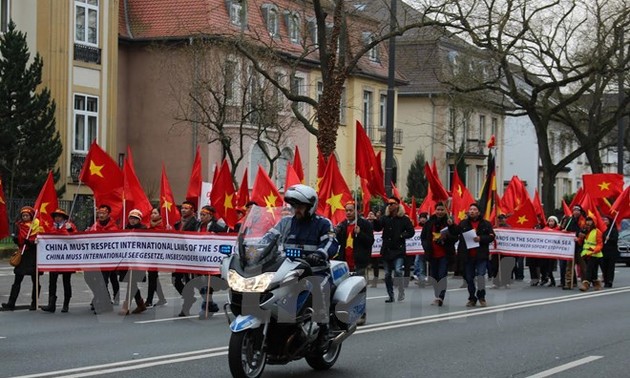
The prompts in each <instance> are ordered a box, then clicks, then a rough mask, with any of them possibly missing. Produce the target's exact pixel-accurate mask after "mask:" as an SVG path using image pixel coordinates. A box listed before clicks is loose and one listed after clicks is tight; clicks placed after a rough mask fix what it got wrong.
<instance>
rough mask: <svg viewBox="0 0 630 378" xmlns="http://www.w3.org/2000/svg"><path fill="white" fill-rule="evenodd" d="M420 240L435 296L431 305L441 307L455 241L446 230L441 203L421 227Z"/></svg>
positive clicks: (445, 220) (444, 214)
mask: <svg viewBox="0 0 630 378" xmlns="http://www.w3.org/2000/svg"><path fill="white" fill-rule="evenodd" d="M420 240H421V241H422V249H424V258H425V260H427V261H428V262H429V277H430V278H429V282H430V283H431V285H433V292H434V294H435V299H434V300H433V303H432V305H437V306H442V304H443V303H444V297H445V296H446V285H447V280H446V277H447V276H448V270H447V268H448V259H449V257H451V256H454V255H455V247H454V243H455V240H457V237H455V236H453V235H452V234H451V233H450V232H449V230H448V216H447V214H446V206H444V204H443V203H442V202H438V203H437V204H435V213H434V214H433V215H431V216H430V217H429V220H428V221H427V222H426V223H425V224H424V225H423V226H422V233H421V234H420Z"/></svg>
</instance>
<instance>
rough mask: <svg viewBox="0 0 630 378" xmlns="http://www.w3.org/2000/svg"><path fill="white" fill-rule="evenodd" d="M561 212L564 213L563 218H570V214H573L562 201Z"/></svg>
mask: <svg viewBox="0 0 630 378" xmlns="http://www.w3.org/2000/svg"><path fill="white" fill-rule="evenodd" d="M562 212H563V213H564V216H565V217H570V216H571V214H572V213H573V212H572V211H571V209H570V208H569V205H567V203H566V202H564V200H562Z"/></svg>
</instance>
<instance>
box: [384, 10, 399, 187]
mask: <svg viewBox="0 0 630 378" xmlns="http://www.w3.org/2000/svg"><path fill="white" fill-rule="evenodd" d="M397 1H398V0H391V7H390V12H391V14H390V20H389V28H390V31H391V32H392V33H393V32H394V31H395V30H396V2H397ZM388 65H389V67H388V68H389V72H388V75H387V119H386V123H385V192H386V194H387V195H388V196H391V195H392V181H393V180H392V170H393V167H394V100H395V98H394V96H395V95H396V88H395V84H396V69H395V68H396V37H392V38H390V40H389V63H388Z"/></svg>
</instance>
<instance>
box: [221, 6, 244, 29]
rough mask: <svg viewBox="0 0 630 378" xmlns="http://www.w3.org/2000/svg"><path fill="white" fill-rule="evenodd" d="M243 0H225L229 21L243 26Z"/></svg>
mask: <svg viewBox="0 0 630 378" xmlns="http://www.w3.org/2000/svg"><path fill="white" fill-rule="evenodd" d="M244 3H245V1H244V0H226V4H227V6H228V13H229V14H230V23H231V24H232V25H236V26H245V23H246V22H245V20H246V10H245V6H244V5H245V4H244Z"/></svg>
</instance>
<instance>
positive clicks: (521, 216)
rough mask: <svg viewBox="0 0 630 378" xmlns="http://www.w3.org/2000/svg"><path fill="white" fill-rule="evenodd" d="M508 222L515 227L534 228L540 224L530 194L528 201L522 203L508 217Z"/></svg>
mask: <svg viewBox="0 0 630 378" xmlns="http://www.w3.org/2000/svg"><path fill="white" fill-rule="evenodd" d="M506 222H507V224H509V225H510V226H512V227H513V228H529V229H532V228H534V227H535V226H536V225H537V224H538V220H537V218H536V209H535V208H534V204H533V203H532V201H531V200H530V199H529V196H528V197H527V200H526V201H523V202H522V203H521V205H520V206H519V207H518V209H514V212H513V213H512V215H510V216H509V217H508V218H507V220H506Z"/></svg>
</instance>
